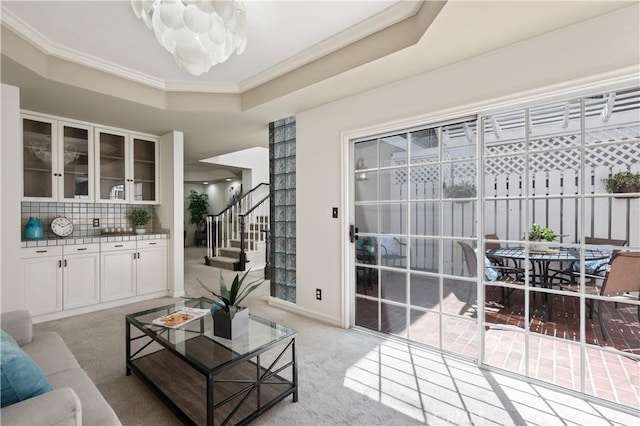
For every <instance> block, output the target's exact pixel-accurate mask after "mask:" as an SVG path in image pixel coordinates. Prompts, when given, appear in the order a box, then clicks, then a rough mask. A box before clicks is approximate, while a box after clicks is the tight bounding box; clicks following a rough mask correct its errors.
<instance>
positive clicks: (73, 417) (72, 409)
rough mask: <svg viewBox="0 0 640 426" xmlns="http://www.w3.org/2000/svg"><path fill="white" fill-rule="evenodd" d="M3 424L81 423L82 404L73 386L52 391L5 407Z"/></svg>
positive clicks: (2, 412)
mask: <svg viewBox="0 0 640 426" xmlns="http://www.w3.org/2000/svg"><path fill="white" fill-rule="evenodd" d="M1 414H2V424H3V425H7V426H14V425H16V426H17V425H81V424H82V405H81V404H80V399H79V398H78V395H76V393H75V391H74V390H73V389H71V388H60V389H54V390H52V391H51V392H47V393H43V394H42V395H38V396H35V397H33V398H29V399H25V400H24V401H20V402H17V403H15V404H12V405H9V406H7V407H4V408H3V409H2V410H1Z"/></svg>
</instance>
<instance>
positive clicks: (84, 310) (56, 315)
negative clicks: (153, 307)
mask: <svg viewBox="0 0 640 426" xmlns="http://www.w3.org/2000/svg"><path fill="white" fill-rule="evenodd" d="M160 297H172V296H171V295H170V294H169V293H168V292H167V291H160V292H155V293H149V294H145V295H142V296H136V297H129V298H126V299H120V300H114V301H111V302H105V303H98V304H95V305H89V306H83V307H81V308H74V309H69V310H65V311H58V312H53V313H50V314H44V315H38V316H34V317H33V318H32V320H33V323H34V324H37V323H40V322H45V321H53V320H57V319H62V318H67V317H73V316H75V315H81V314H88V313H90V312H96V311H102V310H104V309H109V308H117V307H118V306H123V305H128V304H130V303H136V302H143V301H145V300H151V299H158V298H160Z"/></svg>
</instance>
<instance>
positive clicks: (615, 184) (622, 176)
mask: <svg viewBox="0 0 640 426" xmlns="http://www.w3.org/2000/svg"><path fill="white" fill-rule="evenodd" d="M602 181H603V182H604V183H605V185H606V188H607V191H608V192H611V193H614V194H620V193H630V192H640V173H632V172H618V173H614V174H613V175H611V176H610V177H608V178H606V179H602Z"/></svg>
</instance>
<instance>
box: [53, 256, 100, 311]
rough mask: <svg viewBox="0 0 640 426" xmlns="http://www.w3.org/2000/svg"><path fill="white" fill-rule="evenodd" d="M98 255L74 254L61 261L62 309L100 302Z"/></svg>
mask: <svg viewBox="0 0 640 426" xmlns="http://www.w3.org/2000/svg"><path fill="white" fill-rule="evenodd" d="M99 265H100V255H99V254H98V253H87V254H75V255H72V256H65V258H64V259H63V268H62V278H63V283H64V285H63V287H64V299H63V307H64V309H71V308H79V307H81V306H88V305H93V304H96V303H98V302H100V285H99V284H100V281H99V279H100V276H99V271H100V266H99Z"/></svg>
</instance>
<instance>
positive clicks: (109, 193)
mask: <svg viewBox="0 0 640 426" xmlns="http://www.w3.org/2000/svg"><path fill="white" fill-rule="evenodd" d="M127 139H128V138H127V134H126V133H123V132H118V131H115V130H103V129H96V154H97V156H96V158H97V160H96V168H97V176H98V179H97V182H96V184H97V187H98V188H97V194H98V196H97V199H98V201H126V200H127V195H128V194H127V159H128V158H127V148H128V146H129V144H128V143H127Z"/></svg>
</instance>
